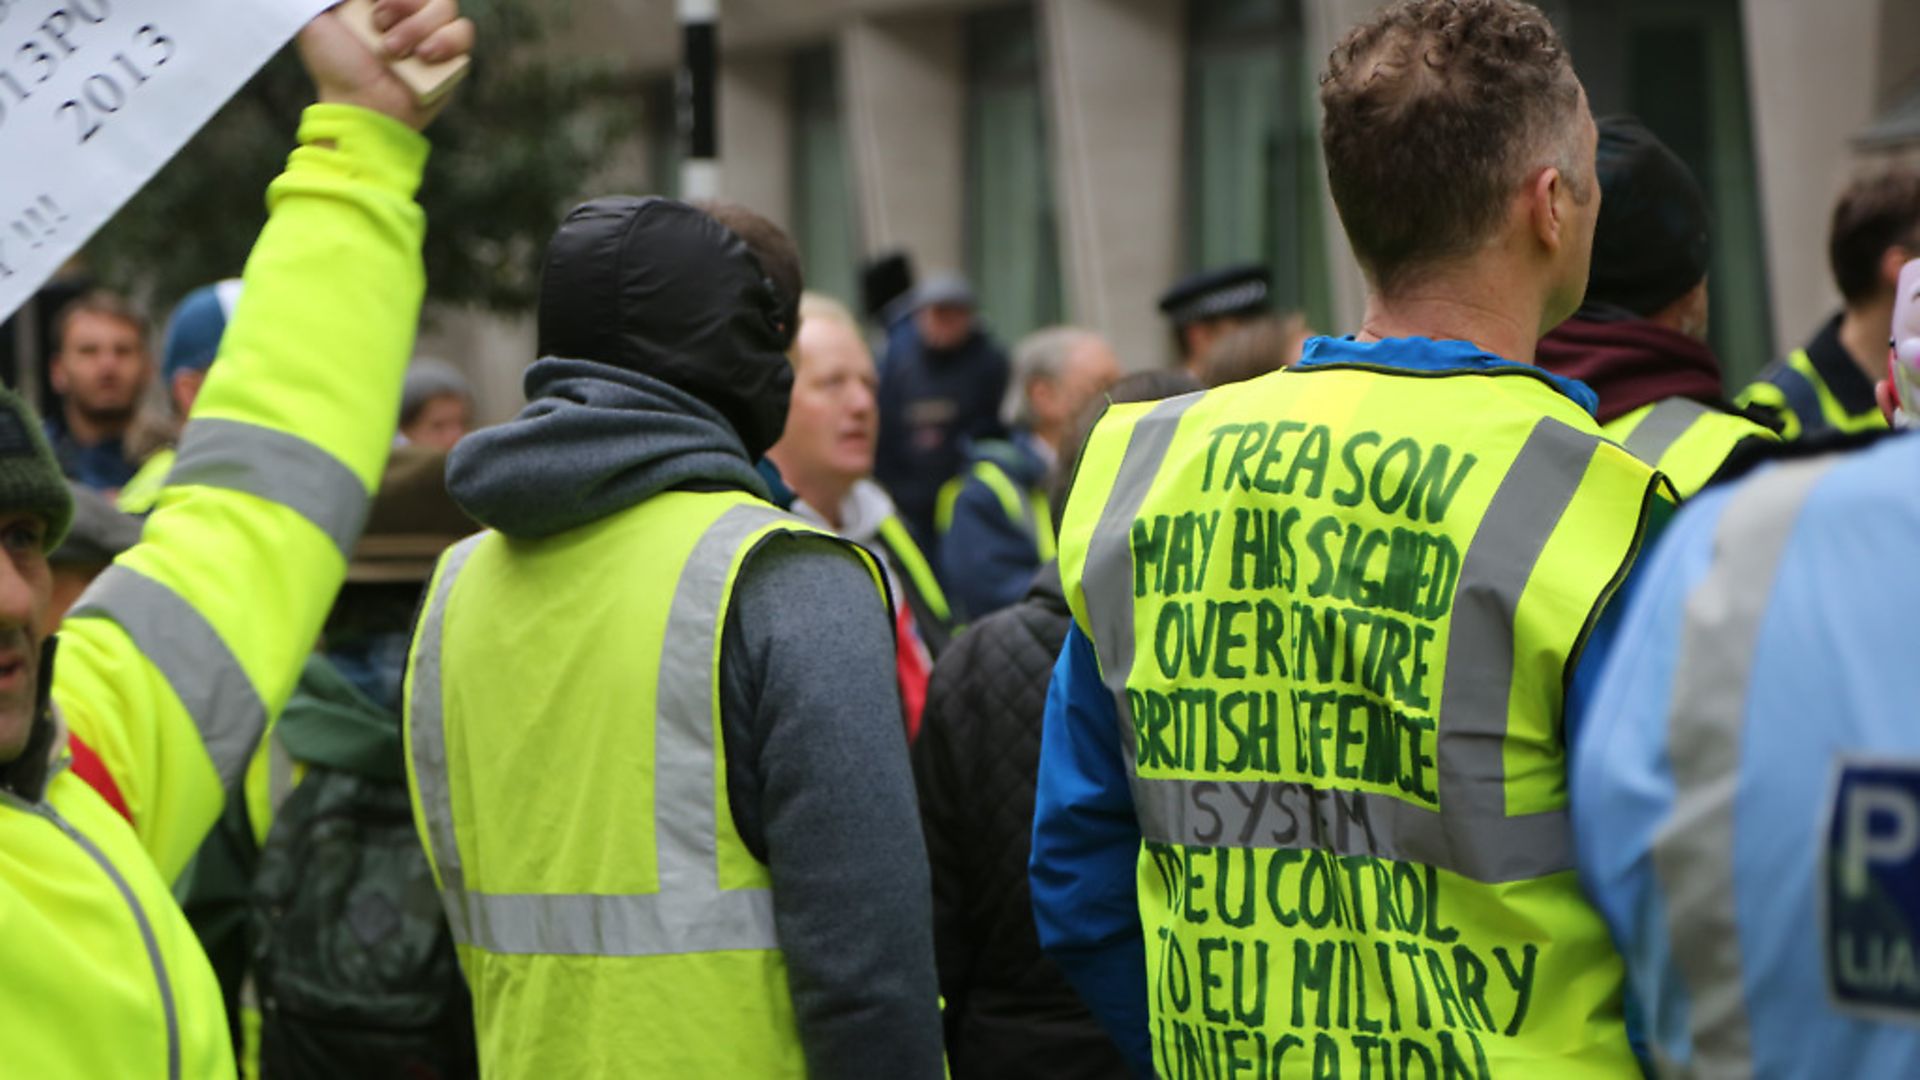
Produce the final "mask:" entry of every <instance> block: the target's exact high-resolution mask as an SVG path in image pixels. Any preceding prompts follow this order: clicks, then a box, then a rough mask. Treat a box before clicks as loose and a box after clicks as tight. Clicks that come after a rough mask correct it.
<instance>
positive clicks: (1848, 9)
mask: <svg viewBox="0 0 1920 1080" xmlns="http://www.w3.org/2000/svg"><path fill="white" fill-rule="evenodd" d="M1035 2H1036V5H1037V7H1038V10H1039V13H1040V17H1041V19H1042V28H1043V40H1044V47H1045V55H1046V65H1047V69H1046V73H1045V78H1046V84H1045V86H1046V92H1047V99H1048V100H1047V104H1048V109H1049V114H1048V115H1049V127H1050V131H1051V137H1052V139H1053V146H1052V148H1051V149H1052V155H1053V156H1052V161H1053V169H1054V180H1055V184H1056V185H1057V192H1058V196H1059V198H1058V204H1059V207H1060V220H1061V230H1062V233H1061V237H1060V240H1061V250H1062V256H1063V257H1062V263H1063V273H1064V275H1065V282H1064V284H1065V288H1066V299H1067V307H1068V316H1069V317H1070V318H1072V319H1075V320H1077V321H1081V322H1084V323H1087V324H1090V325H1092V326H1094V327H1096V328H1098V329H1100V330H1102V331H1104V332H1106V333H1108V334H1110V335H1111V336H1112V337H1114V338H1115V340H1116V342H1117V343H1118V344H1119V345H1120V347H1121V352H1122V355H1123V356H1124V357H1125V358H1126V360H1127V362H1128V364H1129V365H1130V366H1136V367H1139V366H1147V365H1150V364H1153V363H1156V362H1159V361H1160V360H1162V359H1164V356H1165V346H1164V344H1163V342H1162V338H1163V337H1164V332H1163V330H1162V329H1161V328H1160V326H1159V324H1158V319H1157V316H1156V315H1155V314H1154V313H1153V310H1152V301H1153V298H1154V296H1155V294H1156V293H1157V292H1158V290H1159V289H1160V288H1161V287H1163V286H1164V284H1165V283H1166V282H1167V281H1168V280H1169V279H1170V278H1171V277H1172V276H1173V275H1174V274H1175V273H1176V272H1177V269H1178V267H1179V265H1180V257H1179V256H1180V252H1181V250H1182V245H1183V239H1184V238H1183V236H1182V230H1183V228H1184V221H1185V214H1184V213H1183V212H1182V211H1183V203H1182V199H1183V197H1184V193H1183V191H1182V178H1183V172H1182V169H1181V164H1180V159H1181V154H1182V150H1183V145H1184V144H1183V140H1182V131H1181V127H1182V123H1183V120H1184V97H1185V94H1184V90H1185V71H1184V65H1185V61H1186V57H1185V43H1184V41H1183V36H1184V34H1183V31H1184V27H1185V11H1186V5H1185V3H1183V2H1182V0H1035ZM1379 2H1380V0H1301V5H1302V12H1303V16H1304V20H1305V29H1306V34H1307V39H1308V55H1309V58H1310V60H1311V62H1312V63H1313V65H1314V66H1315V67H1316V68H1317V67H1318V66H1319V64H1320V63H1321V62H1322V60H1323V58H1324V57H1325V55H1326V53H1327V51H1328V50H1329V49H1331V47H1332V45H1333V44H1334V42H1335V41H1337V40H1338V39H1339V37H1340V36H1341V35H1342V34H1343V33H1344V32H1345V31H1346V30H1347V29H1348V28H1349V27H1350V26H1352V25H1353V24H1354V23H1355V22H1357V21H1359V20H1360V19H1362V18H1364V17H1365V16H1366V15H1367V14H1368V13H1369V12H1371V11H1372V10H1373V9H1375V8H1376V7H1378V6H1379ZM1741 3H1742V8H1741V9H1742V14H1743V18H1744V23H1745V38H1746V61H1747V67H1748V74H1749V82H1750V87H1749V91H1750V93H1749V99H1750V103H1751V118H1752V127H1753V131H1754V137H1755V143H1756V150H1755V153H1756V166H1757V171H1758V174H1759V184H1760V193H1761V216H1762V224H1763V227H1764V229H1765V232H1766V245H1767V246H1766V253H1767V262H1768V273H1769V278H1770V281H1769V289H1770V293H1771V299H1772V308H1773V318H1774V327H1773V330H1774V334H1775V338H1776V340H1777V341H1778V342H1780V343H1782V344H1783V345H1785V344H1789V343H1793V342H1797V341H1799V340H1801V339H1802V338H1803V337H1805V335H1806V334H1807V332H1808V330H1809V329H1810V328H1811V327H1812V326H1813V325H1814V324H1815V323H1816V322H1817V320H1818V319H1819V318H1820V317H1821V316H1822V315H1823V314H1824V313H1825V312H1826V311H1828V310H1830V308H1831V307H1832V305H1833V304H1834V303H1835V302H1836V299H1837V298H1836V296H1835V294H1834V292H1833V289H1832V286H1831V284H1830V282H1829V281H1828V274H1827V270H1826V266H1825V254H1824V251H1825V232H1826V222H1827V217H1828V214H1829V211H1830V209H1831V205H1832V200H1833V197H1834V196H1835V194H1836V193H1837V192H1838V191H1839V189H1840V188H1841V186H1842V185H1843V184H1844V183H1845V180H1846V179H1847V177H1848V176H1849V175H1850V174H1851V173H1852V172H1853V171H1855V170H1856V169H1857V168H1858V167H1859V163H1860V161H1861V154H1860V153H1859V152H1858V151H1857V150H1856V148H1855V147H1854V146H1853V145H1852V144H1851V141H1850V140H1851V138H1852V136H1853V135H1854V134H1855V133H1856V132H1858V131H1859V130H1860V129H1861V128H1862V127H1863V126H1865V125H1866V124H1867V123H1868V122H1869V121H1870V120H1871V119H1872V117H1873V116H1874V115H1875V113H1876V111H1877V110H1879V109H1881V108H1884V107H1885V106H1886V105H1887V104H1888V103H1889V102H1890V101H1891V100H1892V96H1893V95H1896V94H1897V93H1899V92H1900V91H1902V90H1905V89H1906V88H1908V87H1911V86H1912V85H1913V84H1914V82H1915V80H1920V51H1916V50H1915V49H1913V48H1912V46H1911V42H1913V41H1915V40H1920V3H1916V2H1915V0H1828V2H1826V3H1821V4H1811V3H1793V2H1788V0H1741ZM568 6H569V8H570V10H571V11H572V13H573V14H572V26H571V28H570V29H569V30H568V31H566V33H565V34H564V35H563V37H564V40H565V44H566V45H567V46H568V47H569V48H571V49H574V50H575V51H577V52H578V53H579V54H580V55H583V56H602V57H604V56H617V57H621V58H623V59H624V60H625V61H626V62H627V63H628V64H630V65H631V66H632V67H633V68H634V69H635V70H636V71H645V72H656V73H664V72H668V71H670V70H671V69H672V65H673V62H674V58H675V55H676V54H677V51H678V32H677V30H676V29H675V26H674V22H673V5H672V4H671V3H669V2H667V0H571V3H570V4H569V5H568ZM982 6H985V3H984V2H983V0H721V18H722V28H723V32H722V49H723V53H724V61H723V65H722V80H723V81H722V86H721V102H722V106H721V107H722V135H721V137H722V140H723V145H722V155H723V162H722V169H723V180H722V184H723V187H724V189H725V190H726V192H727V193H728V194H729V195H730V196H732V197H734V198H737V199H740V200H741V201H743V202H747V203H749V204H750V205H753V206H755V207H756V208H758V209H761V210H763V211H765V212H768V213H769V214H771V215H773V216H774V217H775V218H776V219H778V220H781V221H783V222H784V221H785V219H786V217H787V215H788V213H789V211H790V202H791V196H790V191H791V185H792V176H791V167H792V166H791V152H790V141H789V140H790V133H789V132H788V130H787V126H788V123H789V112H790V109H789V102H788V100H787V97H788V94H789V93H790V79H789V77H788V65H787V63H786V60H785V56H786V55H788V53H789V51H790V50H792V49H794V48H799V47H804V46H810V45H816V44H819V43H821V42H823V41H834V42H836V43H837V44H838V46H839V49H838V51H839V59H840V63H841V65H842V95H843V100H844V102H845V106H844V107H845V108H846V110H847V130H848V141H849V146H848V154H849V160H850V164H851V167H852V173H853V177H854V187H855V192H854V197H855V204H856V206H857V207H858V208H859V210H858V213H859V218H860V228H861V235H862V238H863V245H864V248H865V250H866V251H867V252H869V253H871V252H876V251H880V250H884V249H889V248H894V247H903V248H906V249H908V250H910V251H912V252H913V254H914V256H915V258H916V260H917V261H918V263H919V265H920V266H921V268H922V269H923V270H933V269H944V268H958V267H960V266H961V265H962V263H963V261H964V256H965V231H964V230H965V206H966V200H965V164H966V162H965V153H964V134H965V99H966V91H965V74H966V69H965V55H964V33H963V31H964V17H965V13H966V12H967V11H968V10H970V9H975V8H979V7H982ZM1915 154H1920V149H1912V150H1908V151H1899V152H1897V153H1896V152H1891V151H1882V152H1880V153H1878V154H1876V155H1875V157H1874V160H1875V161H1885V160H1887V159H1888V158H1891V157H1896V156H1897V157H1906V158H1911V157H1912V156H1913V155H1915ZM1322 194H1323V199H1324V198H1325V197H1324V185H1323V192H1322ZM1323 205H1324V207H1325V222H1326V229H1325V238H1326V264H1327V267H1328V272H1329V273H1330V275H1331V278H1332V293H1333V300H1334V304H1333V307H1334V313H1335V317H1334V323H1335V325H1333V326H1330V327H1327V328H1325V329H1328V330H1333V331H1339V332H1344V331H1350V330H1353V329H1355V328H1356V327H1357V326H1358V325H1359V321H1360V318H1361V315H1362V312H1363V310H1364V305H1365V284H1364V280H1363V279H1362V278H1361V276H1360V273H1359V270H1358V267H1357V266H1356V265H1355V264H1354V262H1353V259H1352V256H1351V253H1350V252H1349V250H1348V247H1347V244H1346V238H1345V235H1344V233H1343V232H1342V230H1341V229H1340V227H1339V219H1338V216H1337V214H1336V213H1335V211H1334V209H1333V206H1332V203H1331V200H1325V201H1324V204H1323ZM509 336H511V335H509Z"/></svg>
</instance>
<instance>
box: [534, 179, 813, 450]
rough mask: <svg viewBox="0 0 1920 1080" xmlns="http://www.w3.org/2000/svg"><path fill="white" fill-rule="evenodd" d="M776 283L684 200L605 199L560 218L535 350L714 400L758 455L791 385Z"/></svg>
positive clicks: (775, 429) (774, 435)
mask: <svg viewBox="0 0 1920 1080" xmlns="http://www.w3.org/2000/svg"><path fill="white" fill-rule="evenodd" d="M783 300H784V301H785V302H787V303H791V301H792V298H791V297H786V298H782V297H781V296H780V295H779V290H778V289H777V288H776V287H775V286H774V284H773V282H772V281H770V280H769V279H768V278H767V275H766V274H765V273H764V272H763V271H762V269H761V267H760V262H759V260H758V259H756V258H754V255H753V252H752V251H750V250H749V249H748V248H747V245H746V243H745V242H744V241H742V240H741V239H740V238H739V237H738V236H736V235H734V233H733V232H732V231H731V230H729V229H728V228H727V227H726V226H724V225H721V224H720V223H719V222H717V221H715V220H714V219H713V218H711V217H709V216H708V215H706V214H704V213H702V212H701V211H699V210H696V209H694V208H693V207H691V206H688V205H687V204H686V203H683V202H676V201H674V200H672V199H661V198H644V199H641V198H630V197H612V198H604V199H595V200H593V201H592V202H589V203H585V204H582V205H581V206H578V207H576V208H575V209H574V211H573V212H572V213H570V214H568V215H567V219H566V221H564V222H562V223H561V225H560V229H559V231H557V232H555V233H554V236H553V242H552V243H551V244H549V245H548V246H547V262H546V267H545V269H544V271H543V272H542V277H541V281H540V316H539V326H540V355H541V356H545V357H558V358H562V359H568V360H591V361H594V362H596V363H601V364H608V365H611V366H613V367H618V368H624V369H626V370H628V371H633V372H638V373H640V374H642V375H646V376H649V377H651V378H654V379H658V380H660V381H661V382H664V383H666V384H668V385H669V386H673V387H675V388H677V389H680V390H683V391H685V392H687V393H688V394H691V395H693V396H694V397H696V398H699V399H700V400H701V401H704V402H706V403H707V404H709V405H711V406H713V407H714V409H716V410H718V411H719V413H720V415H721V416H723V417H725V418H726V420H727V423H729V424H731V425H732V426H733V429H734V431H735V432H736V433H738V434H739V436H740V441H741V442H742V443H743V444H744V445H745V447H746V450H747V454H748V456H749V457H750V458H752V459H758V458H759V457H760V456H761V455H762V454H764V453H765V452H766V450H767V448H768V447H769V446H772V445H773V444H774V443H775V442H777V441H779V439H780V433H781V431H782V430H783V429H784V428H785V427H786V423H787V402H788V398H789V396H790V395H791V393H792V391H793V366H792V365H791V364H790V363H788V361H787V357H786V351H785V349H784V348H783V344H784V337H783V334H782V328H781V326H780V316H779V313H780V311H781V309H782V303H783Z"/></svg>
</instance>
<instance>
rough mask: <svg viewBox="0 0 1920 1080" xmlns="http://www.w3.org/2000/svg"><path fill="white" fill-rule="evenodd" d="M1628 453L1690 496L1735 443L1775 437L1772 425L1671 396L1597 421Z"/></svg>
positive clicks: (1724, 459) (1703, 482) (1727, 455)
mask: <svg viewBox="0 0 1920 1080" xmlns="http://www.w3.org/2000/svg"><path fill="white" fill-rule="evenodd" d="M1600 430H1601V431H1602V432H1604V433H1605V434H1606V436H1607V438H1609V439H1612V440H1614V441H1615V442H1618V443H1619V444H1620V445H1622V446H1624V447H1626V448H1627V453H1629V454H1632V455H1633V456H1634V457H1637V458H1639V459H1640V460H1641V461H1644V462H1646V463H1647V464H1649V465H1651V466H1653V467H1654V468H1656V469H1658V470H1660V472H1661V473H1662V474H1663V475H1665V476H1666V478H1667V479H1668V480H1670V481H1672V482H1673V488H1674V491H1676V492H1678V493H1679V495H1680V497H1681V498H1683V499H1690V498H1692V497H1693V496H1694V495H1696V494H1698V493H1699V491H1700V489H1701V488H1703V487H1706V486H1707V481H1709V480H1711V479H1713V475H1714V474H1715V473H1717V472H1719V471H1720V467H1721V466H1722V465H1725V464H1726V463H1727V458H1728V457H1730V456H1732V454H1733V452H1734V450H1736V449H1737V448H1739V446H1740V444H1742V443H1744V442H1746V441H1748V440H1749V439H1760V440H1763V441H1766V442H1778V441H1779V439H1780V437H1779V436H1778V435H1776V434H1774V433H1773V432H1772V431H1771V430H1769V429H1767V428H1765V427H1762V426H1761V425H1759V424H1756V423H1754V422H1753V421H1751V420H1749V419H1747V418H1746V417H1744V416H1736V415H1734V414H1733V413H1729V412H1722V411H1721V410H1719V409H1716V408H1713V407H1712V406H1709V405H1702V404H1700V403H1699V402H1697V401H1694V400H1693V399H1691V398H1683V397H1672V398H1667V399H1666V400H1664V401H1656V402H1654V403H1652V404H1650V405H1643V406H1641V407H1640V408H1638V409H1635V410H1633V411H1632V412H1630V413H1627V414H1626V415H1625V416H1620V417H1616V418H1614V419H1612V420H1609V421H1608V422H1606V423H1604V424H1602V425H1600Z"/></svg>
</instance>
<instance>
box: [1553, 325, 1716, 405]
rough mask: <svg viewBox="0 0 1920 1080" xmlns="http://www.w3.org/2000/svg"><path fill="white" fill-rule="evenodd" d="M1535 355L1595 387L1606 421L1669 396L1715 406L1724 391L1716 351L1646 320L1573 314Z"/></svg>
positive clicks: (1571, 377)
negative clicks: (1615, 319) (1604, 318)
mask: <svg viewBox="0 0 1920 1080" xmlns="http://www.w3.org/2000/svg"><path fill="white" fill-rule="evenodd" d="M1535 355H1536V358H1537V359H1538V360H1539V361H1540V366H1541V367H1542V368H1545V369H1546V370H1548V371H1551V372H1553V373H1554V374H1555V375H1563V376H1565V377H1567V378H1569V379H1579V380H1580V381H1581V382H1583V383H1586V384H1587V385H1588V386H1591V387H1593V392H1594V393H1595V394H1597V395H1599V398H1600V409H1599V411H1598V413H1597V414H1596V418H1597V419H1598V420H1599V421H1600V422H1601V423H1603V424H1605V423H1608V422H1610V421H1613V420H1618V419H1619V418H1620V417H1622V416H1625V415H1627V414H1628V413H1630V412H1632V411H1633V410H1635V409H1638V408H1640V407H1641V406H1643V405H1651V404H1653V403H1654V402H1656V401H1665V400H1666V399H1668V398H1671V397H1684V398H1692V399H1693V400H1695V401H1698V402H1701V403H1702V404H1707V405H1711V404H1715V403H1717V402H1719V401H1720V400H1721V399H1722V398H1723V397H1725V396H1726V389H1725V387H1724V386H1723V385H1722V383H1721V380H1720V362H1719V361H1718V360H1716V359H1714V356H1713V350H1711V349H1709V348H1707V346H1706V345H1705V344H1704V343H1702V342H1699V341H1695V340H1694V339H1693V338H1690V337H1688V336H1687V335H1685V334H1682V333H1681V332H1679V331H1678V330H1669V329H1667V328H1666V327H1664V326H1661V325H1659V324H1658V323H1652V322H1648V321H1646V320H1645V319H1622V320H1620V321H1618V322H1602V321H1599V320H1594V319H1582V318H1580V317H1579V316H1575V317H1573V318H1571V319H1568V320H1567V321H1566V322H1563V323H1561V324H1560V325H1559V326H1558V327H1556V328H1555V329H1554V331H1553V332H1552V333H1550V334H1548V335H1547V336H1546V337H1545V338H1544V339H1542V340H1541V342H1540V345H1539V348H1538V350H1537V351H1536V353H1535Z"/></svg>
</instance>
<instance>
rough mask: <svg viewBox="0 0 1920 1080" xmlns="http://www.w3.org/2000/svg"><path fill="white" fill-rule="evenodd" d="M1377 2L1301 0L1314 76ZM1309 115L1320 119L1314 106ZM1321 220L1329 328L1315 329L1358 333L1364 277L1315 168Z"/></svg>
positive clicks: (1324, 173) (1322, 171) (1321, 174)
mask: <svg viewBox="0 0 1920 1080" xmlns="http://www.w3.org/2000/svg"><path fill="white" fill-rule="evenodd" d="M1380 6H1381V5H1380V3H1379V0H1302V5H1301V7H1302V11H1301V14H1302V15H1303V17H1304V27H1303V29H1305V31H1306V38H1307V59H1308V61H1309V62H1310V63H1311V64H1312V65H1313V70H1314V74H1315V77H1316V78H1317V77H1318V76H1319V73H1320V71H1321V70H1322V69H1324V68H1325V67H1326V62H1327V54H1328V53H1330V52H1332V51H1333V47H1334V45H1335V44H1336V43H1338V42H1339V40H1340V39H1341V38H1342V37H1345V36H1346V33H1347V31H1348V30H1351V29H1352V28H1353V27H1354V26H1356V25H1358V24H1359V23H1360V21H1361V20H1363V19H1365V18H1366V17H1367V16H1368V15H1371V14H1372V13H1373V11H1374V10H1375V9H1376V8H1378V7H1380ZM1314 115H1316V116H1318V115H1319V109H1318V107H1317V105H1316V107H1315V109H1314ZM1318 175H1319V177H1320V206H1321V211H1322V214H1321V220H1323V221H1325V222H1326V230H1325V234H1326V247H1327V259H1326V266H1327V274H1328V277H1329V278H1330V280H1331V283H1332V285H1333V289H1332V292H1333V313H1334V325H1332V326H1316V327H1314V329H1315V330H1317V331H1320V332H1321V333H1327V334H1336V335H1337V334H1351V333H1353V332H1355V331H1357V330H1359V329H1360V320H1361V318H1362V317H1363V316H1364V315H1365V314H1366V309H1367V279H1366V277H1365V276H1364V275H1362V274H1361V272H1360V264H1359V263H1358V262H1356V261H1355V260H1354V257H1353V248H1352V247H1351V246H1349V245H1348V243H1347V233H1346V230H1345V229H1343V228H1342V227H1341V225H1340V213H1339V211H1338V210H1336V209H1334V205H1333V195H1332V194H1331V193H1330V192H1329V191H1328V190H1327V171H1326V169H1325V168H1324V167H1322V168H1321V169H1320V170H1319V173H1318Z"/></svg>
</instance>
